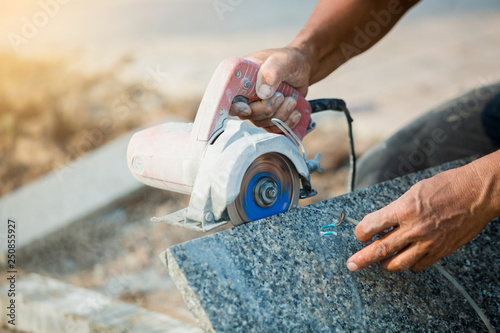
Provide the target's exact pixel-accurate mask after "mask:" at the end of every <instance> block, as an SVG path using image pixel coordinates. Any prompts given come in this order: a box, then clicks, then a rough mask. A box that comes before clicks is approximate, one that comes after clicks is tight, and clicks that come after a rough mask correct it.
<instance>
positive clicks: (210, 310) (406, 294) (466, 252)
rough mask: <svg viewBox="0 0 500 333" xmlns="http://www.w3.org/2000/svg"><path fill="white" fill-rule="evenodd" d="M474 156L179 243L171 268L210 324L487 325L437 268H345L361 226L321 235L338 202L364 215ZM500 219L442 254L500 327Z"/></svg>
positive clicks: (332, 327)
mask: <svg viewBox="0 0 500 333" xmlns="http://www.w3.org/2000/svg"><path fill="white" fill-rule="evenodd" d="M461 164H464V161H460V162H452V163H447V164H445V165H442V166H439V167H436V168H433V169H430V170H426V171H423V172H421V173H418V174H412V175H408V176H405V177H403V178H400V179H397V180H393V181H389V182H386V183H382V184H378V185H375V186H373V187H370V188H366V189H363V190H360V191H356V192H353V193H350V194H347V195H343V196H340V197H336V198H332V199H329V200H325V201H322V202H319V203H317V204H314V205H311V206H308V207H303V208H299V209H295V210H292V211H289V212H287V213H284V214H280V215H277V216H273V217H271V218H267V219H264V220H261V221H257V222H253V223H250V224H247V225H243V226H240V227H237V228H233V229H230V230H226V231H223V232H219V233H216V234H214V235H211V236H207V237H204V238H200V239H196V240H193V241H190V242H187V243H184V244H180V245H177V246H174V247H172V248H169V249H168V250H167V251H166V255H167V261H168V265H169V270H170V273H171V275H172V277H173V279H174V281H175V283H176V285H177V287H178V289H179V290H180V291H181V293H182V294H183V297H184V299H185V301H186V303H187V304H188V307H189V308H190V310H191V311H192V312H193V313H194V315H195V316H196V318H197V320H198V322H199V324H200V326H201V327H202V328H203V329H204V330H205V331H217V332H332V331H333V332H335V331H339V332H343V331H348V332H354V331H358V332H365V331H377V332H402V331H406V332H409V331H412V332H414V331H429V332H436V331H439V332H443V331H452V332H462V331H463V332H465V331H466V332H484V331H487V329H486V326H485V325H484V323H483V322H482V321H481V319H480V318H479V316H478V314H477V313H476V312H475V311H474V309H473V308H472V306H471V305H470V304H469V303H468V302H467V301H466V299H465V298H464V296H463V295H462V294H461V293H460V292H459V291H458V290H457V289H456V288H455V287H454V286H452V285H451V284H450V282H449V281H448V280H447V279H445V278H444V277H443V276H442V275H441V274H440V273H439V272H438V271H437V269H436V268H434V267H432V268H429V269H426V270H425V271H423V272H420V273H413V272H404V273H398V274H391V273H388V272H385V271H384V270H382V269H381V268H380V266H379V265H373V266H372V267H369V268H367V269H365V270H363V271H361V272H357V273H351V272H350V271H348V270H347V268H346V267H345V262H346V260H347V259H348V258H349V257H350V255H351V254H353V253H354V252H356V251H358V250H360V249H361V248H362V244H361V243H360V242H359V241H358V240H357V239H356V238H355V236H354V225H352V224H349V223H345V222H344V223H343V224H342V225H341V226H340V227H338V229H337V232H338V235H337V236H321V235H320V232H319V231H320V227H321V226H322V225H323V224H325V223H327V222H328V221H329V220H331V217H330V216H329V215H328V214H327V213H326V212H327V211H328V210H333V211H342V210H343V211H345V212H346V215H347V216H348V217H351V218H353V219H356V220H360V219H361V218H362V217H363V216H364V215H366V214H367V213H369V212H372V211H374V210H376V209H379V208H381V207H383V206H384V205H386V204H388V203H389V202H391V201H393V200H394V199H395V198H397V197H399V196H400V195H401V194H403V193H404V192H405V191H406V190H407V189H409V187H410V186H411V185H412V184H414V183H415V182H417V181H418V180H420V179H423V178H427V177H429V176H432V175H433V174H435V173H438V172H441V171H443V170H445V169H449V168H453V167H457V166H459V165H461ZM498 230H499V225H498V221H495V222H492V223H490V224H489V225H488V227H487V228H486V229H485V230H483V232H481V234H480V235H479V236H478V237H476V238H475V239H474V240H473V241H472V242H470V243H469V244H467V245H466V246H464V247H463V248H461V249H460V250H459V251H457V252H455V253H454V254H452V255H451V256H449V257H448V258H445V259H443V260H442V265H443V267H445V269H446V270H447V271H448V272H450V273H451V274H452V275H453V276H454V277H455V278H456V279H457V280H458V281H459V283H460V284H462V285H463V287H464V288H465V290H467V291H468V293H469V294H470V295H471V297H472V298H473V299H474V300H475V302H476V303H477V304H478V305H479V307H480V308H481V309H482V310H483V311H484V312H485V314H486V316H487V317H488V318H489V320H490V321H491V323H492V325H493V326H494V327H495V328H496V329H497V330H498V329H500V299H499V294H500V284H499V276H500V275H499V273H500V272H499V270H500V256H499V253H498V248H499V246H500V239H499V237H498Z"/></svg>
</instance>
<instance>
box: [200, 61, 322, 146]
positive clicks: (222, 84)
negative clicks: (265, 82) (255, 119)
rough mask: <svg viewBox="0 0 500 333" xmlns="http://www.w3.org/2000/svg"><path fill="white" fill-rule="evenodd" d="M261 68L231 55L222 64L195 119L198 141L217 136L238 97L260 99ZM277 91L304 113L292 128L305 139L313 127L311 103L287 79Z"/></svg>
mask: <svg viewBox="0 0 500 333" xmlns="http://www.w3.org/2000/svg"><path fill="white" fill-rule="evenodd" d="M259 69H260V66H259V65H258V64H256V63H254V62H251V61H249V60H246V59H242V58H229V59H226V60H224V61H223V62H222V63H221V64H220V65H219V67H218V68H217V69H216V71H215V73H214V75H213V76H212V79H211V80H210V83H209V84H208V87H207V90H206V92H205V95H204V96H203V100H202V102H201V104H200V108H199V109H198V113H197V115H196V119H195V122H194V128H193V133H197V137H196V139H197V140H198V141H211V138H213V137H214V135H215V136H216V135H218V134H219V133H220V131H221V130H222V129H223V122H224V120H225V119H226V118H227V117H228V116H229V109H230V107H231V103H232V102H233V99H234V98H235V97H237V96H241V97H243V98H244V99H246V100H248V103H252V102H255V101H258V100H260V98H259V97H258V96H257V94H256V90H255V88H256V82H257V73H258V72H259ZM277 91H278V92H280V93H282V94H283V96H284V97H289V96H291V97H293V98H295V99H296V100H297V105H296V107H295V109H296V110H298V111H299V112H300V113H301V118H300V120H299V122H298V124H297V125H295V127H294V128H293V130H292V131H293V132H294V133H295V134H296V135H297V137H298V138H299V139H301V140H302V138H303V137H304V135H306V134H307V133H308V131H309V129H312V128H314V127H313V126H311V125H310V121H311V106H310V104H309V102H308V101H307V100H306V99H305V98H304V97H303V96H302V95H301V94H299V92H298V91H297V90H296V89H294V88H292V87H291V86H290V85H289V84H287V83H285V82H283V83H281V84H280V86H279V87H278V90H277Z"/></svg>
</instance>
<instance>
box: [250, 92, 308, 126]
mask: <svg viewBox="0 0 500 333" xmlns="http://www.w3.org/2000/svg"><path fill="white" fill-rule="evenodd" d="M296 106H297V101H296V100H295V99H294V98H292V97H287V98H285V99H284V102H283V103H282V104H281V105H280V106H279V108H278V110H277V111H276V112H275V113H274V115H273V118H278V119H280V120H282V121H284V122H285V124H287V125H288V126H289V127H290V128H293V126H295V125H296V123H293V119H292V118H294V117H295V120H296V121H297V122H298V121H299V120H300V117H301V115H300V112H298V111H296V110H295V107H296ZM294 111H296V112H297V113H299V119H298V120H297V119H296V118H297V117H296V113H295V112H294ZM252 120H253V119H252ZM253 123H254V124H255V126H259V127H264V128H266V129H267V130H268V131H271V132H275V133H281V130H280V129H279V128H278V127H276V126H275V125H274V124H273V123H272V122H271V117H268V118H266V119H262V120H253Z"/></svg>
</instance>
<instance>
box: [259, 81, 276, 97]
mask: <svg viewBox="0 0 500 333" xmlns="http://www.w3.org/2000/svg"><path fill="white" fill-rule="evenodd" d="M272 92H273V91H272V88H271V87H270V86H268V85H267V84H262V85H261V86H260V88H259V93H260V96H259V97H260V98H269V97H271V96H272Z"/></svg>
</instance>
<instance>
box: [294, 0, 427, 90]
mask: <svg viewBox="0 0 500 333" xmlns="http://www.w3.org/2000/svg"><path fill="white" fill-rule="evenodd" d="M417 2H418V0H320V2H319V3H318V5H317V6H316V8H315V10H314V12H313V14H312V15H311V17H310V18H309V20H308V22H307V23H306V26H305V27H304V29H302V31H301V32H300V33H299V34H298V35H297V37H296V38H295V39H294V41H293V42H292V43H291V44H290V46H292V47H297V48H300V49H302V50H303V51H304V52H305V53H307V54H308V56H309V58H310V62H311V77H310V84H313V83H315V82H317V81H319V80H321V79H323V78H325V77H326V76H328V75H329V74H330V73H331V72H333V71H334V70H335V69H337V68H338V67H339V66H340V65H342V64H343V63H345V62H346V61H347V60H349V59H350V58H352V57H354V56H356V55H358V54H360V53H362V52H363V51H365V50H367V49H368V48H370V47H371V46H372V45H374V44H375V43H376V42H377V41H379V40H380V39H381V38H382V37H383V36H384V35H385V34H386V33H387V32H388V31H389V30H390V29H391V28H392V27H393V26H394V24H396V22H397V21H398V20H399V19H400V18H401V17H402V16H403V15H404V13H405V12H406V11H407V10H408V9H410V8H411V7H412V6H413V5H414V4H415V3H417Z"/></svg>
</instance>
